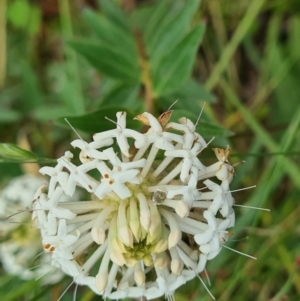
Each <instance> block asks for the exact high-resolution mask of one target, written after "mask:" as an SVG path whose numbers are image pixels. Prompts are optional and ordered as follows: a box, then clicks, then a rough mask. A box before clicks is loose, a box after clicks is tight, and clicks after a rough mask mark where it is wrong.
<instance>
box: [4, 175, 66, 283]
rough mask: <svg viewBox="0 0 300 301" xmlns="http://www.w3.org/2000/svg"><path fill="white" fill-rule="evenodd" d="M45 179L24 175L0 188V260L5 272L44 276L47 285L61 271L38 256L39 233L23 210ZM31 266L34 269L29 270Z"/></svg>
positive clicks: (57, 277)
mask: <svg viewBox="0 0 300 301" xmlns="http://www.w3.org/2000/svg"><path fill="white" fill-rule="evenodd" d="M45 182H47V180H46V179H45V178H43V177H36V176H34V175H30V174H25V175H22V176H19V177H17V178H15V179H13V180H12V181H10V182H9V184H8V185H7V186H6V187H5V188H4V189H3V190H2V191H0V218H1V222H0V233H1V237H2V239H3V238H4V241H3V242H1V244H0V260H1V263H2V266H3V267H4V268H5V270H6V271H7V273H9V274H12V275H17V276H19V277H20V278H22V279H24V280H28V279H36V278H39V277H42V276H45V275H46V276H45V277H43V283H47V284H48V283H57V282H58V281H59V280H60V279H61V278H62V276H63V274H62V273H61V272H60V271H59V270H55V269H54V267H53V266H52V265H51V264H50V263H49V262H48V261H49V258H48V256H46V254H44V255H42V256H38V255H39V254H40V253H41V252H42V251H43V248H42V244H41V242H40V234H39V232H38V231H32V226H31V224H30V214H29V213H28V210H26V209H25V208H28V206H31V203H32V199H33V196H34V194H35V192H36V190H37V189H38V188H39V187H40V186H41V185H42V184H44V183H45ZM24 209H25V210H24ZM10 216H11V217H10ZM9 217H10V218H9ZM37 256H38V257H37ZM30 266H36V268H35V269H30ZM50 272H51V273H50Z"/></svg>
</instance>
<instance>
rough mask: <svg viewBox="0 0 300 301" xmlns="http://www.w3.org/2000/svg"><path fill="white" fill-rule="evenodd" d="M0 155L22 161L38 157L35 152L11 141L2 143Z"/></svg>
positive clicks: (0, 144)
mask: <svg viewBox="0 0 300 301" xmlns="http://www.w3.org/2000/svg"><path fill="white" fill-rule="evenodd" d="M0 156H1V157H3V158H5V159H10V160H13V161H21V162H22V161H28V160H36V159H37V156H36V155H35V154H34V153H32V152H29V151H27V150H25V149H22V148H20V147H18V146H16V145H14V144H9V143H0Z"/></svg>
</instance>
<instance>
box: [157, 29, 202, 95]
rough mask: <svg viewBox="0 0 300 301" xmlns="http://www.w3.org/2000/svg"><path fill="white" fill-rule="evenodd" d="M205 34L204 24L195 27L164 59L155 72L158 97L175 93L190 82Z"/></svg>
mask: <svg viewBox="0 0 300 301" xmlns="http://www.w3.org/2000/svg"><path fill="white" fill-rule="evenodd" d="M203 33H204V25H203V24H202V25H199V26H197V27H195V28H194V29H193V30H191V31H190V32H189V33H188V34H187V35H186V36H185V38H184V39H182V40H181V42H180V43H179V44H178V45H177V46H176V47H175V48H174V49H173V50H172V51H171V52H170V53H169V54H168V55H166V56H165V57H164V58H163V60H162V62H161V64H160V65H159V66H158V67H157V70H153V72H154V91H155V94H156V95H157V96H163V95H168V94H171V93H174V92H175V91H177V90H179V89H180V87H181V86H182V85H183V84H184V82H186V81H187V80H188V78H189V77H190V75H191V72H192V68H193V64H194V62H195V56H196V52H197V49H198V47H199V44H200V41H201V39H202V37H203Z"/></svg>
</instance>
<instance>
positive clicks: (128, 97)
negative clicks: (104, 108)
mask: <svg viewBox="0 0 300 301" xmlns="http://www.w3.org/2000/svg"><path fill="white" fill-rule="evenodd" d="M138 93H139V85H133V86H128V85H125V84H120V83H118V84H116V85H115V86H114V87H113V88H112V89H111V90H110V91H109V93H107V94H106V95H105V96H104V98H103V101H102V103H103V105H109V106H114V105H115V106H119V105H122V106H123V107H126V108H134V107H136V106H137V105H138V102H137V98H138Z"/></svg>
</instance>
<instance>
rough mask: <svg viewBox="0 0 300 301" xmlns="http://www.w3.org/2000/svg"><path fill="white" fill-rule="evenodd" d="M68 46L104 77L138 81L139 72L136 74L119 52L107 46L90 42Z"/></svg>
mask: <svg viewBox="0 0 300 301" xmlns="http://www.w3.org/2000/svg"><path fill="white" fill-rule="evenodd" d="M69 44H70V46H71V47H73V48H74V49H75V50H76V51H77V52H79V53H80V54H81V55H83V56H84V57H85V58H86V59H87V60H88V61H89V62H90V63H91V64H92V65H93V66H94V67H95V68H96V69H97V70H99V71H100V72H101V73H103V74H104V75H107V76H109V77H112V78H115V79H119V80H121V81H122V82H130V83H133V82H134V83H137V82H139V81H140V72H137V70H136V67H135V66H134V65H133V64H132V62H131V61H128V60H127V59H125V58H123V57H122V56H121V55H120V54H119V50H117V49H112V48H111V47H109V46H107V45H101V44H96V43H94V42H91V41H90V40H89V41H72V42H69Z"/></svg>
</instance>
